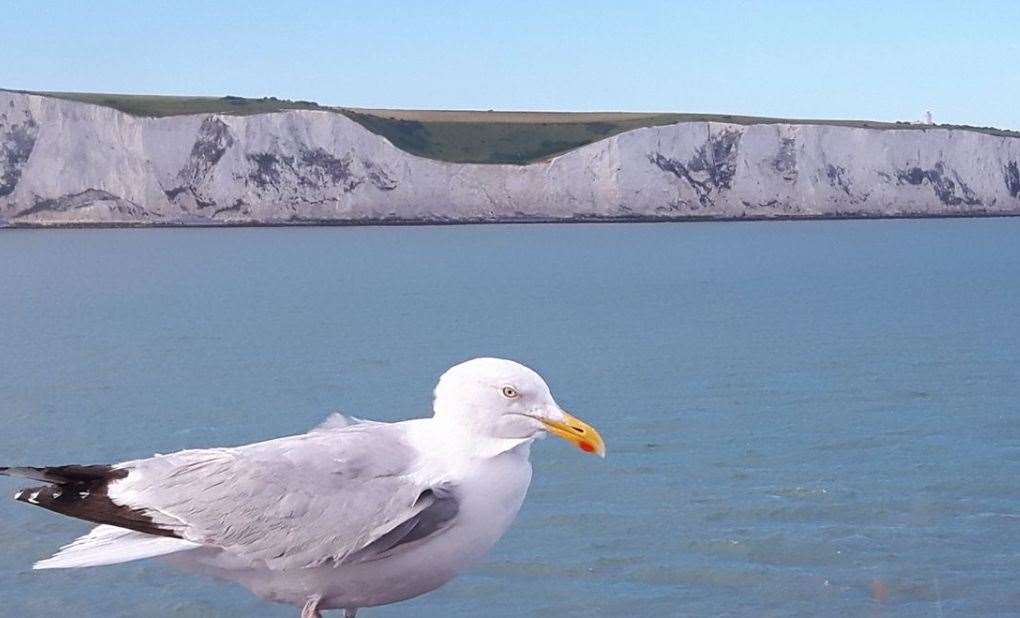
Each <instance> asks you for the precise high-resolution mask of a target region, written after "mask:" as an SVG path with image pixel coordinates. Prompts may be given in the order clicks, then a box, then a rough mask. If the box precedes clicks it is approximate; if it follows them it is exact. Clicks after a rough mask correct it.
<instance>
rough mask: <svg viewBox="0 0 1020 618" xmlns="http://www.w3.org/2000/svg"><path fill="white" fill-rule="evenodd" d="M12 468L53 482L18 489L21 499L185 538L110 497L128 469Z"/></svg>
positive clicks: (96, 520)
mask: <svg viewBox="0 0 1020 618" xmlns="http://www.w3.org/2000/svg"><path fill="white" fill-rule="evenodd" d="M8 470H15V474H16V475H17V476H24V477H27V478H31V479H35V480H37V481H42V482H44V483H50V484H49V485H42V486H39V487H27V488H25V489H22V490H20V491H18V492H17V493H15V494H14V499H15V500H17V501H18V502H24V503H26V504H32V505H35V506H40V507H42V508H44V509H47V510H50V511H53V512H55V513H60V514H61V515H66V516H68V517H74V518H77V519H83V520H85V521H91V522H93V523H96V524H109V525H111V526H117V527H119V528H126V529H128V530H134V531H135V532H142V533H145V534H152V535H155V536H170V537H176V538H181V536H180V534H178V533H177V531H175V530H173V529H171V528H165V527H162V526H160V525H158V524H157V523H156V522H155V521H153V519H152V518H151V517H149V515H148V514H146V513H145V512H144V511H141V510H138V509H134V508H131V507H130V506H124V505H121V504H117V503H116V502H114V501H113V500H111V499H110V496H109V494H108V493H107V489H108V487H109V484H110V482H111V481H115V480H118V479H122V478H124V477H126V476H127V475H128V470H126V469H123V468H114V467H113V466H107V465H102V466H56V467H51V468H8Z"/></svg>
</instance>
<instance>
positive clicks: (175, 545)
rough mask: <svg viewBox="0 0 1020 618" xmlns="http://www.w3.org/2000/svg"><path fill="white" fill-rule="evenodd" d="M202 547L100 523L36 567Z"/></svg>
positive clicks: (151, 555)
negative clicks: (100, 524)
mask: <svg viewBox="0 0 1020 618" xmlns="http://www.w3.org/2000/svg"><path fill="white" fill-rule="evenodd" d="M196 547H200V545H198V544H197V543H192V542H191V541H185V540H183V539H176V538H172V537H165V536H152V535H150V534H142V533H141V532H134V531H132V530H125V529H124V528H118V527H116V526H107V525H102V526H96V527H95V528H93V529H92V532H89V533H88V534H86V535H85V536H83V537H80V538H78V539H77V540H75V541H74V542H72V543H71V544H70V545H65V546H64V547H62V548H60V551H59V552H57V553H56V555H54V556H53V557H52V558H47V559H46V560H40V561H39V562H36V563H35V565H34V566H33V567H32V568H33V569H76V568H81V567H91V566H104V565H108V564H118V563H120V562H130V561H132V560H142V559H143V558H154V557H156V556H165V555H167V554H173V553H177V552H180V551H186V550H189V549H194V548H196Z"/></svg>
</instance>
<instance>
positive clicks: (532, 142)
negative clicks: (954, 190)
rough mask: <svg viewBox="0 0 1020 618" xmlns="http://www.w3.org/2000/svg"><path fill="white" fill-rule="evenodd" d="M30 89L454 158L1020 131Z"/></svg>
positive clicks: (517, 160)
mask: <svg viewBox="0 0 1020 618" xmlns="http://www.w3.org/2000/svg"><path fill="white" fill-rule="evenodd" d="M17 92H26V91H17ZM28 94H36V95H40V96H49V97H55V98H60V99H66V100H69V101H79V102H82V103H91V104H93V105H102V106H105V107H112V108H114V109H117V110H120V111H122V112H124V113H127V114H131V115H134V116H149V117H162V116H178V115H184V114H233V115H250V114H264V113H272V112H282V111H288V110H297V109H304V110H318V111H323V112H331V113H339V114H344V115H346V116H347V117H348V118H351V119H352V120H354V121H356V122H358V123H359V124H361V125H362V126H363V127H365V128H366V129H368V130H369V131H372V132H373V133H376V134H378V135H381V136H383V137H385V138H386V139H388V140H389V141H390V142H392V143H393V144H394V145H395V146H397V147H398V148H401V149H403V150H405V151H407V152H410V153H411V154H415V155H418V156H421V157H427V158H430V159H437V160H440V161H449V162H454V163H513V164H525V163H532V162H535V161H541V160H543V159H548V158H550V157H553V156H556V155H558V154H562V153H564V152H567V151H569V150H573V149H575V148H578V147H580V146H584V145H585V144H590V143H592V142H596V141H598V140H600V139H604V138H606V137H610V136H613V135H616V134H618V133H622V132H624V131H630V130H632V129H638V128H642V127H652V126H661V125H668V124H674V123H677V122H698V121H701V122H704V121H708V122H727V123H734V124H742V125H752V124H815V125H830V126H841V127H857V128H866V129H907V130H919V131H924V130H926V129H931V128H939V129H959V130H965V131H977V132H980V133H986V134H989V135H995V136H1000V137H1020V132H1017V131H1007V130H1002V129H995V128H992V127H971V126H963V125H935V126H934V127H932V126H929V125H923V124H917V123H907V122H876V121H870V120H817V119H799V118H764V117H757V116H734V115H726V114H679V113H629V112H628V113H625V112H497V111H428V110H387V109H358V108H344V107H327V106H320V105H319V104H317V103H314V102H312V101H291V100H287V99H277V98H276V97H263V98H260V99H249V98H243V97H235V96H225V97H183V96H164V95H132V94H103V93H79V92H29V93H28Z"/></svg>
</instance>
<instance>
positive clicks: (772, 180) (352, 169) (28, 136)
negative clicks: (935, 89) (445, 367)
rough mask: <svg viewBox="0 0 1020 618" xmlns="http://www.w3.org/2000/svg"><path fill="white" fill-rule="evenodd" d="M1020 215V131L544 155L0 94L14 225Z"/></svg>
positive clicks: (267, 120) (685, 132)
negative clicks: (435, 151) (441, 150)
mask: <svg viewBox="0 0 1020 618" xmlns="http://www.w3.org/2000/svg"><path fill="white" fill-rule="evenodd" d="M989 213H1003V214H1004V213H1020V138H1015V137H996V136H992V135H987V134H983V133H977V132H973V131H963V130H946V129H929V130H923V131H922V130H875V129H857V128H847V127H835V126H822V125H806V124H805V125H785V124H770V125H750V126H744V125H732V124H725V123H715V122H688V123H679V124H675V125H669V126H661V127H649V128H644V129H637V130H633V131H629V132H626V133H622V134H620V135H617V136H615V137H611V138H608V139H605V140H602V141H599V142H596V143H593V144H590V145H588V146H584V147H581V148H579V149H577V150H573V151H571V152H568V153H566V154H563V155H561V156H558V157H555V158H553V159H550V160H548V161H543V162H539V163H533V164H530V165H489V164H456V163H444V162H440V161H434V160H431V159H423V158H419V157H415V156H413V155H410V154H408V153H406V152H404V151H402V150H399V149H398V148H396V147H394V146H393V145H392V144H390V143H389V142H388V141H386V140H385V139H384V138H382V137H380V136H378V135H376V134H374V133H372V132H370V131H368V130H367V129H365V128H363V127H362V126H361V125H359V124H357V123H356V122H354V121H352V120H350V119H348V118H347V117H345V116H343V115H342V114H337V113H333V112H328V111H290V112H280V113H272V114H263V115H254V116H230V115H196V116H175V117H167V118H139V117H135V116H129V115H127V114H123V113H121V112H118V111H116V110H113V109H109V108H105V107H98V106H94V105H87V104H82V103H75V102H70V101H64V100H60V99H54V98H49V97H41V96H35V95H27V94H20V93H12V92H0V222H3V221H6V222H7V223H9V224H86V223H109V224H116V223H125V224H147V223H151V224H165V225H173V224H208V223H287V222H302V221H351V222H356V221H377V220H378V221H385V220H397V221H423V222H425V221H428V222H442V221H485V220H492V221H507V220H534V219H563V220H570V219H581V220H583V219H601V218H614V217H615V218H627V219H630V218H641V217H649V218H678V219H680V218H691V217H769V216H889V215H946V214H989Z"/></svg>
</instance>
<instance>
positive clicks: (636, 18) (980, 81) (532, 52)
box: [0, 0, 1020, 129]
mask: <svg viewBox="0 0 1020 618" xmlns="http://www.w3.org/2000/svg"><path fill="white" fill-rule="evenodd" d="M3 4H4V5H5V8H4V10H3V14H4V24H3V36H2V39H0V50H2V58H3V61H2V62H0V87H3V88H16V89H26V90H61V91H87V92H123V93H153V94H202V95H217V96H219V95H225V94H232V95H238V96H253V97H256V96H277V97H280V98H288V99H308V100H313V101H317V102H319V103H321V104H329V105H343V106H354V107H388V108H411V109H497V110H562V111H594V110H604V111H676V112H705V113H731V114H748V115H759V116H780V117H790V118H855V119H857V118H860V119H872V120H890V121H892V120H919V119H920V118H921V117H922V116H923V114H924V112H925V111H926V110H931V111H932V113H933V114H934V118H935V120H936V122H946V123H955V124H972V125H978V126H996V127H1001V128H1012V129H1020V62H1018V60H1020V2H1018V1H1016V0H1010V1H991V0H985V1H981V0H976V1H970V2H942V1H939V0H932V1H929V2H896V1H894V0H887V1H886V2H839V1H829V2H823V1H821V0H819V1H815V2H800V1H797V0H787V1H782V0H773V1H771V2H728V1H725V0H716V1H713V2H682V1H679V0H674V1H672V2H657V1H650V0H649V1H642V0H630V1H627V2H624V1H620V0H617V1H615V2H602V1H599V0H587V1H576V2H575V1H570V0H561V1H555V0H546V1H544V2H531V1H528V0H504V1H502V2H476V1H470V0H462V1H459V2H443V1H441V0H431V1H427V2H426V1H422V2H411V1H406V2H387V1H385V0H379V1H372V2H365V1H364V0H361V1H359V2H346V1H332V2H327V1H325V0H324V1H322V2H303V1H290V0H288V1H286V2H272V3H264V4H263V3H258V2H247V3H242V2H227V1H222V2H207V1H206V2H191V1H187V0H181V1H178V2H156V1H152V2H104V1H102V0H97V1H95V2H77V1H74V2H71V1H68V2H62V1H48V2H38V0H32V1H23V0H3Z"/></svg>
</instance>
